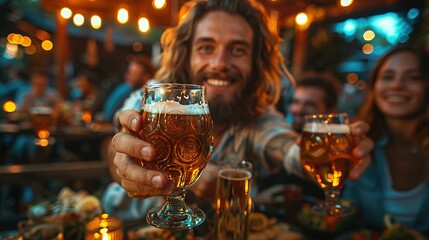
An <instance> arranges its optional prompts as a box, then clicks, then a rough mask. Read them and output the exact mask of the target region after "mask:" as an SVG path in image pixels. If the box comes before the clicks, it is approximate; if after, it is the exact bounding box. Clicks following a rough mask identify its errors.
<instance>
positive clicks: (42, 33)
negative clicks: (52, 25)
mask: <svg viewBox="0 0 429 240" xmlns="http://www.w3.org/2000/svg"><path fill="white" fill-rule="evenodd" d="M36 37H37V38H38V39H40V41H43V40H46V39H50V38H51V34H49V33H48V32H46V31H45V30H42V29H38V30H37V31H36Z"/></svg>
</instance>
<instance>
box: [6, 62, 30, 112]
mask: <svg viewBox="0 0 429 240" xmlns="http://www.w3.org/2000/svg"><path fill="white" fill-rule="evenodd" d="M7 73H8V74H7V82H6V83H5V84H2V85H0V103H3V101H6V100H14V99H15V96H16V94H17V93H18V92H19V91H22V90H23V89H27V88H28V87H29V83H28V81H27V79H26V77H25V74H24V73H23V72H22V71H20V70H18V69H17V68H15V67H13V66H10V67H8V69H7Z"/></svg>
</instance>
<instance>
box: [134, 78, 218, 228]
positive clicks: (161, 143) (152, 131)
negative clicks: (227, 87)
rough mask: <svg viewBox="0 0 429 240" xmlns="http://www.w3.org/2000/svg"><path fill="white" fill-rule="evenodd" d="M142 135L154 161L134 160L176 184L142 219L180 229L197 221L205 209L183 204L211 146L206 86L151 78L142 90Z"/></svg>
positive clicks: (211, 124) (211, 135)
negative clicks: (162, 174) (154, 151)
mask: <svg viewBox="0 0 429 240" xmlns="http://www.w3.org/2000/svg"><path fill="white" fill-rule="evenodd" d="M141 114H142V121H143V123H142V124H143V130H142V131H140V137H141V138H142V139H143V140H145V141H147V142H150V143H151V144H152V146H153V147H154V148H155V150H156V156H155V160H154V161H143V160H137V162H138V163H140V164H141V165H142V166H144V167H145V168H148V169H152V170H157V171H162V172H163V173H164V174H165V175H166V176H167V177H168V179H169V181H171V182H173V183H174V184H175V186H176V190H175V192H174V193H173V194H172V195H170V196H167V197H166V202H165V203H164V205H163V206H160V207H156V208H154V209H152V210H150V211H149V212H148V214H147V217H146V220H147V221H148V223H150V224H151V225H153V226H155V227H159V228H166V229H183V228H191V227H195V226H198V225H200V224H201V223H203V221H204V220H205V213H204V212H203V211H202V210H201V209H199V208H197V207H193V206H188V205H186V203H185V201H184V199H185V193H186V191H187V190H188V189H189V188H190V187H191V186H192V185H193V184H194V183H195V182H196V181H197V180H198V178H199V177H200V175H201V173H202V172H203V170H204V168H205V166H206V164H207V162H208V160H209V157H210V154H211V152H212V149H213V121H212V119H211V116H210V113H209V108H208V104H207V101H206V97H205V87H204V86H200V85H193V84H173V83H171V84H170V83H169V84H151V85H146V86H145V87H144V90H143V100H142V108H141Z"/></svg>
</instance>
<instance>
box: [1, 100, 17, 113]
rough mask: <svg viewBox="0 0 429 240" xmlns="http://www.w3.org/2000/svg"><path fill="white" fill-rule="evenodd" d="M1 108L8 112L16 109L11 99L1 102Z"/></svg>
mask: <svg viewBox="0 0 429 240" xmlns="http://www.w3.org/2000/svg"><path fill="white" fill-rule="evenodd" d="M3 110H4V111H5V112H8V113H13V112H15V111H16V104H15V103H14V102H12V101H7V102H5V103H4V104H3Z"/></svg>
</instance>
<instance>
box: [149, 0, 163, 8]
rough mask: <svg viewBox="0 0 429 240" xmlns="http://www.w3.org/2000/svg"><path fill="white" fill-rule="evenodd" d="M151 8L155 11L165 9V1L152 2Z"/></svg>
mask: <svg viewBox="0 0 429 240" xmlns="http://www.w3.org/2000/svg"><path fill="white" fill-rule="evenodd" d="M152 6H153V7H154V8H155V9H162V8H164V7H165V0H153V1H152Z"/></svg>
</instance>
